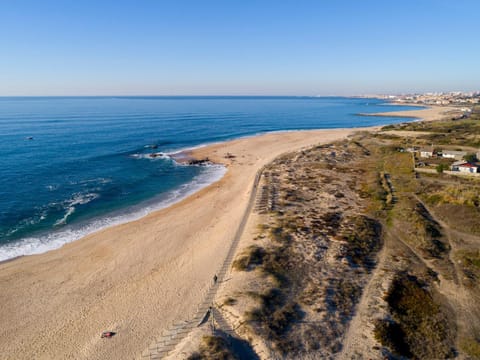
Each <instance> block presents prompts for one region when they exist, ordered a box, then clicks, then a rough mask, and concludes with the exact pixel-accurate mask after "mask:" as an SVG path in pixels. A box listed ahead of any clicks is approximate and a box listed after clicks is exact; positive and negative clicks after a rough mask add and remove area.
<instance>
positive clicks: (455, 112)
mask: <svg viewBox="0 0 480 360" xmlns="http://www.w3.org/2000/svg"><path fill="white" fill-rule="evenodd" d="M396 105H402V106H405V105H408V104H396ZM412 106H416V105H412ZM462 114H463V112H462V111H461V110H460V109H459V108H456V107H453V106H429V107H428V108H425V109H421V110H404V111H391V112H384V113H375V114H362V115H364V116H397V117H405V118H418V119H422V120H423V121H434V120H441V119H449V118H452V117H458V116H461V115H462Z"/></svg>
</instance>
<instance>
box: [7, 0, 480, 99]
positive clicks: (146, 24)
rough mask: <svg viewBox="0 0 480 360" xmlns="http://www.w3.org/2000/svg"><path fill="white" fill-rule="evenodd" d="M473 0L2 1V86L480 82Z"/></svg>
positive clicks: (478, 6) (225, 87) (28, 89)
mask: <svg viewBox="0 0 480 360" xmlns="http://www.w3.org/2000/svg"><path fill="white" fill-rule="evenodd" d="M479 14H480V1H478V0H451V1H447V0H402V1H386V0H362V1H360V0H335V1H332V0H316V1H302V0H295V1H290V0H276V1H270V0H241V1H240V0H221V1H220V0H218V1H211V0H201V1H200V0H192V1H187V0H170V1H163V0H131V1H124V0H115V1H110V0H95V1H90V0H74V1H71V0H63V1H52V0H42V1H38V0H30V1H25V0H0V96H16V95H25V96H27V95H33V96H51V95H307V96H308V95H313V96H315V95H363V94H380V93H382V94H395V93H412V92H428V91H457V90H458V91H474V90H480V69H479V64H480V36H479V35H480V28H479V26H478V18H479Z"/></svg>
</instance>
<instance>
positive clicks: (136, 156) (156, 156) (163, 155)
mask: <svg viewBox="0 0 480 360" xmlns="http://www.w3.org/2000/svg"><path fill="white" fill-rule="evenodd" d="M130 157H132V158H134V159H148V160H158V159H169V158H170V156H169V155H168V154H166V153H161V152H156V153H149V154H132V155H130Z"/></svg>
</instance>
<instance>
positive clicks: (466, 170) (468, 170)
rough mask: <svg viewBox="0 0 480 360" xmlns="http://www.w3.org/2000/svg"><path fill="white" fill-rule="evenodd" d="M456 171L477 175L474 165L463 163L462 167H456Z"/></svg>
mask: <svg viewBox="0 0 480 360" xmlns="http://www.w3.org/2000/svg"><path fill="white" fill-rule="evenodd" d="M458 171H460V172H463V173H472V174H474V173H478V166H477V165H474V164H469V163H464V164H462V165H458Z"/></svg>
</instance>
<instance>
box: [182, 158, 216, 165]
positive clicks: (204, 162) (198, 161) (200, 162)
mask: <svg viewBox="0 0 480 360" xmlns="http://www.w3.org/2000/svg"><path fill="white" fill-rule="evenodd" d="M208 164H211V162H210V159H209V158H208V157H206V158H204V159H193V160H190V161H189V162H188V165H208Z"/></svg>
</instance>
